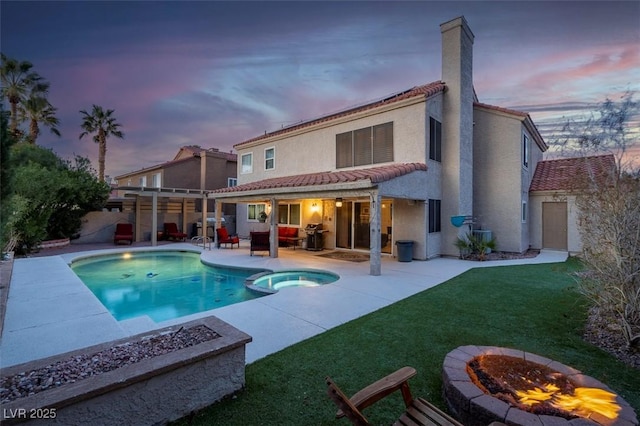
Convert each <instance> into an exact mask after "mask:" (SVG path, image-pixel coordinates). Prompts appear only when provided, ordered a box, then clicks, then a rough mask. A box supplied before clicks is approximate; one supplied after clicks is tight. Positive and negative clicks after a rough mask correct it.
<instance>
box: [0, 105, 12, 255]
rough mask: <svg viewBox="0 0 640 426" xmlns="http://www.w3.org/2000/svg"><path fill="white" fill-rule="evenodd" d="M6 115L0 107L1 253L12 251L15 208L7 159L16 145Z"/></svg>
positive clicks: (10, 165)
mask: <svg viewBox="0 0 640 426" xmlns="http://www.w3.org/2000/svg"><path fill="white" fill-rule="evenodd" d="M8 126H9V118H8V113H7V112H6V111H4V110H3V109H2V105H0V248H2V251H3V252H6V251H12V250H13V244H14V243H15V239H14V238H12V235H11V232H10V231H9V230H10V229H11V227H10V226H9V222H10V220H11V212H12V211H14V209H15V206H13V202H12V197H11V195H12V190H11V176H12V173H13V167H12V162H11V161H10V158H9V153H10V149H11V146H12V145H14V144H15V143H16V139H15V138H14V137H13V135H12V134H11V133H10V132H9V127H8Z"/></svg>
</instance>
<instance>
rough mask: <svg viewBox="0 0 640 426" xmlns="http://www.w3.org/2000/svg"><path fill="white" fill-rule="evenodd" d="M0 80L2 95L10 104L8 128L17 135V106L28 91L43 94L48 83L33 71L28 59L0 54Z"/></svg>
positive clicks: (47, 88)
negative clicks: (23, 59) (0, 82)
mask: <svg viewBox="0 0 640 426" xmlns="http://www.w3.org/2000/svg"><path fill="white" fill-rule="evenodd" d="M1 58H2V66H1V67H0V80H1V81H2V96H3V97H4V98H6V99H7V101H8V102H9V105H10V106H11V124H10V130H11V133H12V134H13V135H18V106H19V105H20V104H21V103H23V102H24V101H25V99H26V98H27V96H28V95H29V93H33V94H40V95H41V96H44V95H45V94H46V93H47V91H48V90H49V83H47V82H46V81H44V79H43V78H42V77H41V76H40V75H38V74H37V73H35V72H33V71H32V70H31V69H32V68H33V64H32V63H31V62H28V61H17V60H15V59H11V58H8V57H7V56H6V55H5V54H1Z"/></svg>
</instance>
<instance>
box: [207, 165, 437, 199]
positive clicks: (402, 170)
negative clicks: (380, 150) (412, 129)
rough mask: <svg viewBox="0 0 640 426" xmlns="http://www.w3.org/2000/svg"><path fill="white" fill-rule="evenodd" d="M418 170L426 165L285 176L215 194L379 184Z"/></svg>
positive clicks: (216, 191) (222, 190) (227, 189)
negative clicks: (318, 186)
mask: <svg viewBox="0 0 640 426" xmlns="http://www.w3.org/2000/svg"><path fill="white" fill-rule="evenodd" d="M416 170H423V171H426V170H427V165H426V164H424V163H396V164H389V165H385V166H378V167H370V168H366V169H350V170H337V171H333V172H320V173H307V174H302V175H295V176H284V177H278V178H272V179H265V180H261V181H257V182H250V183H246V184H243V185H238V186H232V187H229V188H220V189H217V190H215V191H213V192H214V193H236V192H242V191H255V190H263V189H272V188H291V187H300V186H316V185H330V184H336V183H349V182H358V181H366V180H369V181H370V182H371V184H377V183H381V182H385V181H388V180H391V179H393V178H396V177H399V176H403V175H406V174H408V173H411V172H413V171H416Z"/></svg>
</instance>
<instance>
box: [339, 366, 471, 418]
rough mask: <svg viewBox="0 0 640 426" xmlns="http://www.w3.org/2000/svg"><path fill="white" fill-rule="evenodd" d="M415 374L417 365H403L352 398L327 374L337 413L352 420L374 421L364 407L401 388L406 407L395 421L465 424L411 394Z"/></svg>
mask: <svg viewBox="0 0 640 426" xmlns="http://www.w3.org/2000/svg"><path fill="white" fill-rule="evenodd" d="M415 375H416V370H415V369H414V368H412V367H403V368H401V369H399V370H398V371H396V372H394V373H391V374H389V375H388V376H386V377H383V378H382V379H380V380H378V381H376V382H375V383H372V384H370V385H369V386H367V387H365V388H364V389H362V390H360V391H358V392H356V394H355V395H353V396H352V397H351V398H347V397H346V395H345V394H344V393H343V392H342V391H341V390H340V388H339V387H338V386H337V385H336V384H335V383H334V382H333V380H331V378H330V377H327V378H326V382H327V386H328V387H327V394H328V395H329V397H330V398H331V399H332V400H333V402H334V403H335V404H336V405H337V406H338V407H339V408H340V410H338V412H337V413H336V418H341V417H347V418H348V419H349V420H350V421H351V423H352V424H354V425H357V426H362V425H369V424H370V423H369V421H368V420H367V419H366V417H365V416H364V415H363V414H362V410H363V409H364V408H367V407H369V406H370V405H373V404H374V403H376V402H378V401H379V400H381V399H382V398H384V397H386V396H387V395H389V394H391V393H393V392H395V391H397V390H400V391H401V392H402V398H403V400H404V404H405V407H406V410H405V412H404V413H403V414H402V416H400V418H399V419H398V420H397V421H396V422H395V423H394V425H416V426H417V425H453V426H464V425H463V424H462V423H460V422H458V421H457V420H455V419H453V418H452V417H450V416H449V415H447V414H446V413H444V412H443V411H441V410H440V409H438V408H437V407H436V406H435V405H433V404H431V403H430V402H428V401H427V400H425V399H422V398H413V396H411V390H410V389H409V379H410V378H411V377H413V376H415Z"/></svg>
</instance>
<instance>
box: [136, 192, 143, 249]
mask: <svg viewBox="0 0 640 426" xmlns="http://www.w3.org/2000/svg"><path fill="white" fill-rule="evenodd" d="M141 204H142V197H141V196H139V195H136V243H137V242H139V241H142V229H141V227H142V205H141Z"/></svg>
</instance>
